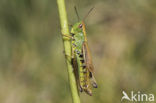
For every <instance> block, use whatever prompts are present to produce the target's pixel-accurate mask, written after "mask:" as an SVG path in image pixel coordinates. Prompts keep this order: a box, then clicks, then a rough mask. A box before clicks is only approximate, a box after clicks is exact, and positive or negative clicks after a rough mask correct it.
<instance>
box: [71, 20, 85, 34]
mask: <svg viewBox="0 0 156 103" xmlns="http://www.w3.org/2000/svg"><path fill="white" fill-rule="evenodd" d="M83 24H84V23H83V22H82V21H80V22H78V23H75V24H74V25H73V27H72V29H71V33H73V34H77V33H80V32H83Z"/></svg>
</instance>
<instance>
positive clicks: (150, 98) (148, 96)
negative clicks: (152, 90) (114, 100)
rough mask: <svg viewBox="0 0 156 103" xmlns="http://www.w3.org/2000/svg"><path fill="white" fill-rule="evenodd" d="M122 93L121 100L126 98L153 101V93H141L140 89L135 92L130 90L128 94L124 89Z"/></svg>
mask: <svg viewBox="0 0 156 103" xmlns="http://www.w3.org/2000/svg"><path fill="white" fill-rule="evenodd" d="M122 94H123V96H122V98H121V101H123V100H128V101H133V102H137V101H138V102H143V101H148V102H153V101H154V94H145V93H141V92H140V91H138V92H136V93H135V92H134V91H131V93H130V95H128V94H127V93H126V92H125V91H122Z"/></svg>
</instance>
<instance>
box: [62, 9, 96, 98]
mask: <svg viewBox="0 0 156 103" xmlns="http://www.w3.org/2000/svg"><path fill="white" fill-rule="evenodd" d="M92 9H93V8H92ZM92 9H91V10H90V11H89V12H88V14H89V13H90V12H91V11H92ZM75 11H76V13H77V10H76V7H75ZM77 16H78V13H77ZM87 16H88V15H87ZM87 16H85V18H86V17H87ZM78 18H79V16H78ZM64 36H66V35H64ZM68 37H69V36H68ZM70 38H71V46H72V65H73V68H74V74H75V77H76V82H77V87H78V88H79V90H80V92H83V91H84V92H86V93H87V94H88V95H90V96H92V87H93V88H97V83H96V81H95V78H94V75H93V72H94V66H93V64H92V58H91V54H90V50H89V47H88V43H87V36H86V30H85V23H84V21H83V20H82V21H79V22H77V23H75V24H74V25H73V26H72V28H71V37H70Z"/></svg>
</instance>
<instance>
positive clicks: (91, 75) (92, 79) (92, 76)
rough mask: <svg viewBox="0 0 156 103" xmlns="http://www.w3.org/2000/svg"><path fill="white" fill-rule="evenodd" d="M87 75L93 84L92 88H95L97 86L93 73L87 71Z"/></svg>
mask: <svg viewBox="0 0 156 103" xmlns="http://www.w3.org/2000/svg"><path fill="white" fill-rule="evenodd" d="M89 77H90V81H91V84H92V86H93V87H94V88H97V87H98V86H97V83H96V80H95V77H94V75H93V73H92V72H90V73H89Z"/></svg>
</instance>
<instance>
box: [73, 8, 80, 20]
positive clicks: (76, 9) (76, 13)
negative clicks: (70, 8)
mask: <svg viewBox="0 0 156 103" xmlns="http://www.w3.org/2000/svg"><path fill="white" fill-rule="evenodd" d="M74 9H75V12H76V15H77V18H78V21H80V17H79V14H78V11H77V8H76V6H74Z"/></svg>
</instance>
